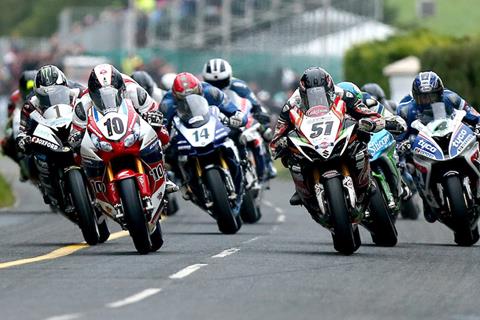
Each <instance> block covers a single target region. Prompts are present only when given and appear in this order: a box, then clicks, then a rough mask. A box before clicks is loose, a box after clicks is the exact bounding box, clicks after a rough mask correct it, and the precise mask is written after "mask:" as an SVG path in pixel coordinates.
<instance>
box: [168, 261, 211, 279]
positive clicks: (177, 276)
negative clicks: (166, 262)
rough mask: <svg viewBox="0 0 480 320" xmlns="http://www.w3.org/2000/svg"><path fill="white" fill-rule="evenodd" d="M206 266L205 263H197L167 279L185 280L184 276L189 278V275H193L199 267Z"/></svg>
mask: <svg viewBox="0 0 480 320" xmlns="http://www.w3.org/2000/svg"><path fill="white" fill-rule="evenodd" d="M205 266H207V264H205V263H197V264H192V265H191V266H188V267H186V268H183V269H182V270H180V271H178V272H177V273H174V274H172V275H171V276H170V277H169V278H170V279H182V278H185V277H186V276H189V275H190V274H192V273H194V272H195V271H197V270H198V269H200V268H201V267H205Z"/></svg>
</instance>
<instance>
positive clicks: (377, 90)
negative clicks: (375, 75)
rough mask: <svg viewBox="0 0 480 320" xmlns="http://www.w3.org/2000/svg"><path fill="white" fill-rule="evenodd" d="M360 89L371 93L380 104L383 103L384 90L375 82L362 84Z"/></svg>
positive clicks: (384, 98)
mask: <svg viewBox="0 0 480 320" xmlns="http://www.w3.org/2000/svg"><path fill="white" fill-rule="evenodd" d="M361 90H362V91H363V92H367V93H369V94H370V95H372V96H373V97H374V98H375V100H377V101H378V102H380V103H382V104H383V103H385V100H386V97H385V92H384V91H383V89H382V87H380V86H379V85H378V84H377V83H366V84H364V85H363V87H362V88H361Z"/></svg>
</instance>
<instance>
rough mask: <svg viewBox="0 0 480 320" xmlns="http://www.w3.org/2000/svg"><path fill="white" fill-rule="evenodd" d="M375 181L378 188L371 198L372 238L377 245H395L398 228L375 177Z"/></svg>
mask: <svg viewBox="0 0 480 320" xmlns="http://www.w3.org/2000/svg"><path fill="white" fill-rule="evenodd" d="M374 183H375V187H376V188H375V189H376V190H375V191H374V193H373V195H372V197H371V198H370V214H371V216H372V223H371V225H370V232H371V234H372V240H373V243H375V244H376V245H377V246H382V247H394V246H395V245H396V244H397V241H398V238H397V235H398V233H397V229H396V228H395V224H394V223H393V222H392V217H391V214H390V212H389V210H388V207H387V205H386V203H385V199H384V197H383V195H382V191H381V189H380V186H379V185H378V183H377V180H376V179H374Z"/></svg>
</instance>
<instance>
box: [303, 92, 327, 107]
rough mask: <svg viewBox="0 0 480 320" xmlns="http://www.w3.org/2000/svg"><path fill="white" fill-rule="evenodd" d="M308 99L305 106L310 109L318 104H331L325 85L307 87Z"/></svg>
mask: <svg viewBox="0 0 480 320" xmlns="http://www.w3.org/2000/svg"><path fill="white" fill-rule="evenodd" d="M306 97H307V101H304V103H305V107H306V108H307V110H308V109H310V108H313V107H317V106H327V107H328V106H330V100H329V99H328V96H327V93H326V92H325V88H324V87H315V88H309V89H307V94H306Z"/></svg>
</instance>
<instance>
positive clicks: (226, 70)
mask: <svg viewBox="0 0 480 320" xmlns="http://www.w3.org/2000/svg"><path fill="white" fill-rule="evenodd" d="M202 76H203V80H204V81H205V82H207V83H209V84H211V85H213V86H215V87H217V88H218V89H220V90H222V91H224V92H225V91H226V90H231V91H233V92H235V93H236V94H237V95H238V96H239V97H241V98H244V99H247V100H248V101H250V103H251V104H252V110H251V112H252V115H253V117H254V118H255V120H257V121H258V122H259V123H260V124H261V125H262V126H261V128H260V133H261V134H262V136H263V139H264V140H265V141H266V142H270V141H271V140H272V129H271V128H270V121H271V117H270V115H269V114H268V111H267V110H266V109H265V108H264V107H263V106H262V105H261V103H260V102H259V100H258V99H257V97H256V96H255V93H253V91H252V90H251V89H250V88H249V87H248V85H247V83H246V82H245V81H243V80H240V79H238V78H234V77H232V66H231V65H230V63H228V61H226V60H224V59H219V58H217V59H210V60H209V61H207V63H205V65H204V66H203V71H202ZM267 149H268V148H267ZM262 153H263V151H262ZM262 157H263V154H262ZM264 158H265V159H264V161H263V162H264V163H265V166H266V168H267V173H268V178H269V179H272V178H275V177H276V176H277V171H276V169H275V167H274V166H273V161H272V157H271V155H270V153H269V152H266V153H265V155H264Z"/></svg>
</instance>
